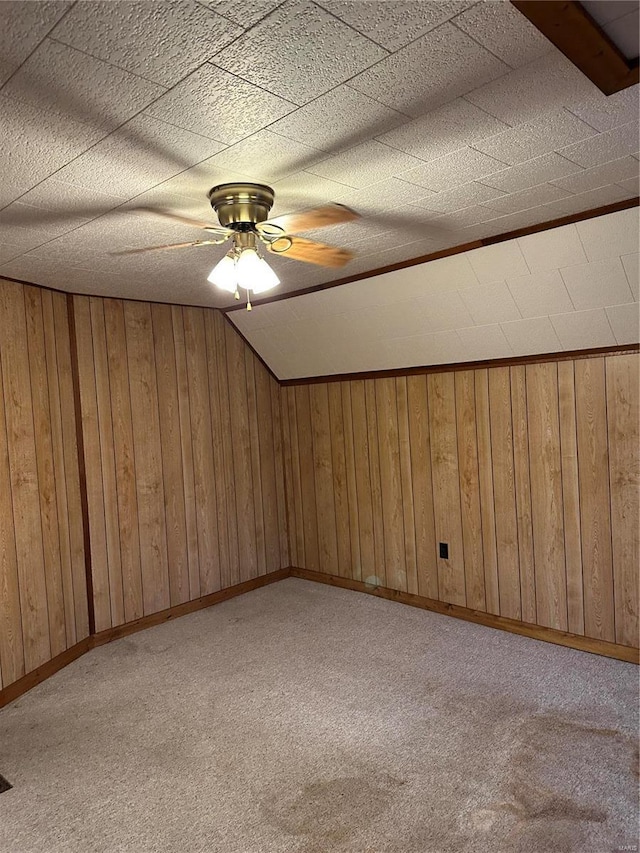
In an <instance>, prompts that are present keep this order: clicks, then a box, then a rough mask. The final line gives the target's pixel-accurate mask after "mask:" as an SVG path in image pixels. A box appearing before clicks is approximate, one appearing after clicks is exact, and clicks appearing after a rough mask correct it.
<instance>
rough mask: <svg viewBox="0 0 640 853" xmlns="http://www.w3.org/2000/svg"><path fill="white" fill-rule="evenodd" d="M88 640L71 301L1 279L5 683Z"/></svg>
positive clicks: (0, 603)
mask: <svg viewBox="0 0 640 853" xmlns="http://www.w3.org/2000/svg"><path fill="white" fill-rule="evenodd" d="M88 634H89V617H88V605H87V587H86V577H85V554H84V538H83V528H82V511H81V498H80V478H79V471H78V450H77V444H76V423H75V407H74V391H73V380H72V373H71V351H70V336H69V324H68V317H67V298H66V296H64V295H63V294H61V293H53V292H51V291H48V290H43V289H40V288H37V287H25V286H22V285H19V284H14V283H11V282H6V281H2V280H0V687H6V686H7V685H8V684H11V683H12V682H14V681H17V680H18V679H20V678H21V677H22V676H24V675H25V674H26V673H28V672H31V671H33V670H35V669H36V668H37V667H39V666H41V665H42V664H44V663H46V662H47V661H49V660H50V659H51V658H53V657H55V656H56V655H59V654H61V653H62V652H64V651H65V650H66V649H68V648H71V646H74V645H75V644H76V643H78V642H79V641H80V640H82V639H84V638H85V637H87V635H88Z"/></svg>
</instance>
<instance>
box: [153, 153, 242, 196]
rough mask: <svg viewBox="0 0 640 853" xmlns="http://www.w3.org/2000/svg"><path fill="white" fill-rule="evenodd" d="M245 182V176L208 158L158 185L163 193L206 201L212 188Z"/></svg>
mask: <svg viewBox="0 0 640 853" xmlns="http://www.w3.org/2000/svg"><path fill="white" fill-rule="evenodd" d="M244 180H245V176H244V175H242V174H240V173H239V172H235V171H233V170H232V169H229V168H227V167H224V166H221V165H220V164H218V163H213V162H212V158H207V159H206V160H202V161H201V162H200V163H196V165H195V166H191V167H190V168H189V169H185V171H183V172H179V173H178V174H177V175H174V176H173V177H172V178H168V179H167V180H166V181H162V182H161V183H160V184H159V185H158V189H161V190H162V191H163V192H167V193H173V194H175V195H179V196H185V197H190V198H192V199H198V201H202V199H206V197H207V192H208V191H209V190H210V189H211V187H215V186H216V185H217V184H222V183H225V182H226V181H244Z"/></svg>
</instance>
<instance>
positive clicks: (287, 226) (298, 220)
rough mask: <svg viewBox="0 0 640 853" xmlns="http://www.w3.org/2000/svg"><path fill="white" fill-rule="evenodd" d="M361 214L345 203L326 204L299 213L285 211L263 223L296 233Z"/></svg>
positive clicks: (336, 222) (334, 223)
mask: <svg viewBox="0 0 640 853" xmlns="http://www.w3.org/2000/svg"><path fill="white" fill-rule="evenodd" d="M359 216H360V214H359V213H356V212H355V210H351V208H350V207H345V205H343V204H326V205H323V206H322V207H312V208H311V209H310V210H301V211H300V212H298V213H285V214H284V215H283V216H276V218H275V219H269V220H267V222H263V223H262V225H267V226H268V225H276V226H277V227H278V228H283V229H284V230H285V231H286V232H287V234H296V233H297V232H298V231H312V230H313V229H314V228H325V227H326V226H327V225H338V224H339V223H341V222H351V220H352V219H358V217H359Z"/></svg>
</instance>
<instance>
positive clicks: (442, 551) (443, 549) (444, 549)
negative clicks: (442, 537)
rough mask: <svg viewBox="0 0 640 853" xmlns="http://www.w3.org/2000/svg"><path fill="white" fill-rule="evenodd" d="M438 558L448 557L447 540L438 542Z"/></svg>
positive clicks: (445, 558) (446, 558)
mask: <svg viewBox="0 0 640 853" xmlns="http://www.w3.org/2000/svg"><path fill="white" fill-rule="evenodd" d="M440 559H441V560H448V559H449V545H448V543H447V542H441V543H440Z"/></svg>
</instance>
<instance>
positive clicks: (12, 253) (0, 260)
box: [0, 239, 24, 264]
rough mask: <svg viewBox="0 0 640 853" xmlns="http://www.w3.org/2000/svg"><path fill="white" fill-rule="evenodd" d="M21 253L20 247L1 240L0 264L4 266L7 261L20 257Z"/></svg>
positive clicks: (22, 250)
mask: <svg viewBox="0 0 640 853" xmlns="http://www.w3.org/2000/svg"><path fill="white" fill-rule="evenodd" d="M23 252H24V249H23V247H22V246H17V245H15V244H12V243H8V242H5V241H4V239H3V241H2V243H0V264H5V263H7V261H12V260H13V259H14V258H18V257H20V255H22V254H23Z"/></svg>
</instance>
